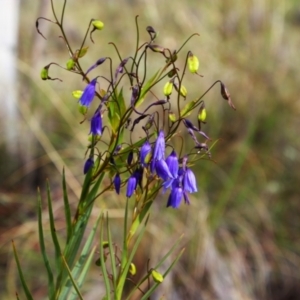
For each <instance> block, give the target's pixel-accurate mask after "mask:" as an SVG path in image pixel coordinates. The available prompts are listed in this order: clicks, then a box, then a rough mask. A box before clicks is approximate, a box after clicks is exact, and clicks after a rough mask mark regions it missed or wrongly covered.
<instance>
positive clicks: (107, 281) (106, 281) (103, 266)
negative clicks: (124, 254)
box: [99, 214, 110, 300]
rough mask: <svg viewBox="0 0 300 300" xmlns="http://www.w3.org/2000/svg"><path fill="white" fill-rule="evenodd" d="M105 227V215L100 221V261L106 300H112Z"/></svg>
mask: <svg viewBox="0 0 300 300" xmlns="http://www.w3.org/2000/svg"><path fill="white" fill-rule="evenodd" d="M103 226H104V215H103V214H102V216H101V221H100V245H99V247H100V261H101V270H102V276H103V279H104V284H105V290H106V299H107V300H110V283H109V278H108V274H107V270H106V264H105V260H104V250H103V242H104V240H103Z"/></svg>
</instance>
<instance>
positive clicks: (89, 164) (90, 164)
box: [83, 157, 94, 174]
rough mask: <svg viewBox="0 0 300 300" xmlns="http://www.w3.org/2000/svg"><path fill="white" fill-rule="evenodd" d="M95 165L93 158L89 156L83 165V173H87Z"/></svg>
mask: <svg viewBox="0 0 300 300" xmlns="http://www.w3.org/2000/svg"><path fill="white" fill-rule="evenodd" d="M93 166H94V160H93V158H91V157H89V158H88V159H87V160H86V162H85V164H84V167H83V174H86V173H87V172H88V171H89V170H90V169H91V168H92V167H93Z"/></svg>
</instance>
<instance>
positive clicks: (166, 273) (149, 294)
mask: <svg viewBox="0 0 300 300" xmlns="http://www.w3.org/2000/svg"><path fill="white" fill-rule="evenodd" d="M184 250H185V249H184V248H183V249H182V250H181V251H180V252H179V254H178V255H177V257H176V258H175V259H174V261H173V262H172V264H171V265H170V267H169V268H168V269H167V271H166V272H165V273H164V274H163V277H164V278H165V277H166V276H167V275H168V273H169V272H170V271H171V270H172V269H173V268H174V266H175V264H176V263H177V262H178V260H179V258H180V257H181V255H182V254H183V252H184ZM159 285H160V283H155V284H154V285H153V286H152V287H151V288H150V289H149V290H148V291H147V293H146V294H145V295H143V297H142V298H141V300H147V299H149V297H150V296H151V294H152V293H153V292H154V291H155V290H156V289H157V287H158V286H159Z"/></svg>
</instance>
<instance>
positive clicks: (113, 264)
mask: <svg viewBox="0 0 300 300" xmlns="http://www.w3.org/2000/svg"><path fill="white" fill-rule="evenodd" d="M106 227H107V228H106V229H107V238H108V247H109V253H110V262H111V268H112V275H113V276H112V283H113V288H114V290H116V286H117V270H116V259H115V249H114V247H113V242H112V238H111V232H110V227H109V219H108V213H107V215H106Z"/></svg>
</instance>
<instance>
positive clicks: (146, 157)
mask: <svg viewBox="0 0 300 300" xmlns="http://www.w3.org/2000/svg"><path fill="white" fill-rule="evenodd" d="M150 152H151V145H150V143H149V142H148V141H146V142H145V143H144V145H143V146H142V147H141V150H140V160H141V164H142V166H143V167H146V166H147V164H148V163H149V161H150Z"/></svg>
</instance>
